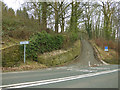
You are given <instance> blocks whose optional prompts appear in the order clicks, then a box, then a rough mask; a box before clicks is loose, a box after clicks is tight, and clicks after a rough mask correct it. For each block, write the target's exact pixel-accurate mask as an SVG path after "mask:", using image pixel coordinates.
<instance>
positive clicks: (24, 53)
mask: <svg viewBox="0 0 120 90" xmlns="http://www.w3.org/2000/svg"><path fill="white" fill-rule="evenodd" d="M25 51H26V44H24V63H25Z"/></svg>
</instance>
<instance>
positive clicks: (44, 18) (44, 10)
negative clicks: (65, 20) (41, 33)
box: [41, 2, 47, 30]
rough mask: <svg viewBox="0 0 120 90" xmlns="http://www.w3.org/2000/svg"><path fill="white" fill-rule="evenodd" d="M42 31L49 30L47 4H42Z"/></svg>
mask: <svg viewBox="0 0 120 90" xmlns="http://www.w3.org/2000/svg"><path fill="white" fill-rule="evenodd" d="M41 26H42V30H46V29H47V3H46V2H42V25H41Z"/></svg>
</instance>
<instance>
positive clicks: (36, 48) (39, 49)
mask: <svg viewBox="0 0 120 90" xmlns="http://www.w3.org/2000/svg"><path fill="white" fill-rule="evenodd" d="M29 41H30V44H29V45H27V50H26V53H27V57H28V58H32V59H33V60H35V61H36V60H37V56H38V54H40V53H44V52H50V51H53V50H58V49H61V48H62V45H63V41H64V38H63V36H62V35H58V34H57V35H51V34H48V33H46V32H45V31H43V32H39V33H37V34H35V35H33V36H32V37H31V38H30V39H29Z"/></svg>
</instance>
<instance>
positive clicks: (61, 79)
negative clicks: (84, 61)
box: [0, 69, 119, 88]
mask: <svg viewBox="0 0 120 90" xmlns="http://www.w3.org/2000/svg"><path fill="white" fill-rule="evenodd" d="M118 70H119V69H115V70H109V71H102V72H97V73H90V74H83V75H76V76H70V77H64V78H56V79H49V80H42V81H34V82H26V83H18V84H11V85H3V86H0V88H25V87H32V86H38V85H45V84H50V83H57V82H63V81H68V80H74V79H80V78H85V77H92V76H96V75H101V74H107V73H112V72H116V71H118Z"/></svg>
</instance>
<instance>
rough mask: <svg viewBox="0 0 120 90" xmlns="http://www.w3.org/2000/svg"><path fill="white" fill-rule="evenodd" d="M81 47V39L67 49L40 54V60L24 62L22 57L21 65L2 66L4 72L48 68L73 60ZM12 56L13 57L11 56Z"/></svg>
mask: <svg viewBox="0 0 120 90" xmlns="http://www.w3.org/2000/svg"><path fill="white" fill-rule="evenodd" d="M16 48H17V47H16ZM80 49H81V43H80V40H77V41H76V42H75V43H74V44H73V46H71V47H70V48H68V49H67V50H55V51H52V52H47V53H44V54H39V55H38V62H36V61H33V60H26V63H25V64H24V63H23V59H21V61H20V62H19V66H15V65H13V67H2V70H3V72H11V71H25V70H35V69H43V68H48V67H53V66H60V65H64V64H66V63H69V62H71V61H72V60H73V59H74V58H76V57H77V56H78V55H79V54H80ZM10 51H11V50H10ZM13 52H14V51H13ZM14 53H16V52H14ZM6 55H9V54H6ZM15 55H17V54H15ZM5 57H8V56H5ZM5 57H4V58H5ZM11 58H13V57H12V56H11ZM18 58H21V57H18ZM7 60H10V59H8V58H7ZM15 60H16V59H15ZM12 61H13V60H12Z"/></svg>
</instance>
